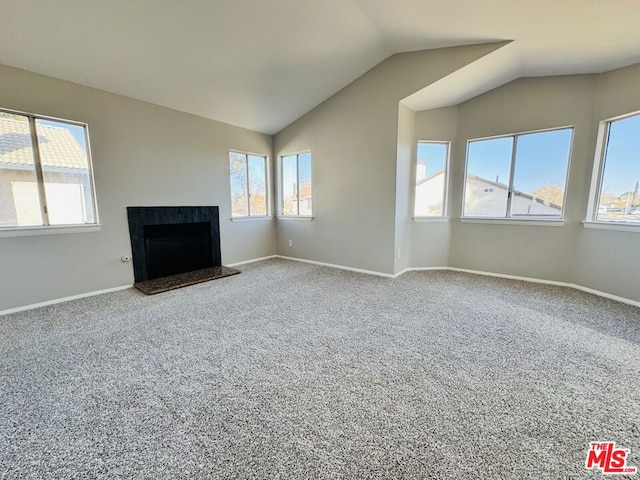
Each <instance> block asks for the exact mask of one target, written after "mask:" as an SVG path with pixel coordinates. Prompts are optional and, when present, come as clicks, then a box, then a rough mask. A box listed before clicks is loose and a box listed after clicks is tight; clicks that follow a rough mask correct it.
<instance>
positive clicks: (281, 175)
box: [278, 149, 314, 220]
mask: <svg viewBox="0 0 640 480" xmlns="http://www.w3.org/2000/svg"><path fill="white" fill-rule="evenodd" d="M306 153H308V154H309V155H310V156H311V179H310V182H309V183H310V184H311V198H312V203H311V215H300V202H299V201H298V202H297V210H298V213H284V168H283V166H282V162H283V159H284V157H293V156H295V157H296V197H297V198H300V155H304V154H306ZM313 177H314V175H313V155H312V154H311V149H306V150H299V151H296V152H291V153H285V154H281V155H280V160H279V162H278V181H279V188H278V217H279V218H285V219H300V220H311V219H313Z"/></svg>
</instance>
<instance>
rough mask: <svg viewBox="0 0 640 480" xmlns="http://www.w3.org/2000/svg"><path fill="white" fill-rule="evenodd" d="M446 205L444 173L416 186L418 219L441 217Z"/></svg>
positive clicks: (416, 213)
mask: <svg viewBox="0 0 640 480" xmlns="http://www.w3.org/2000/svg"><path fill="white" fill-rule="evenodd" d="M443 203H444V172H441V173H439V174H437V175H432V176H431V177H429V178H427V179H426V180H424V181H422V182H420V183H418V184H417V185H416V198H415V208H414V214H415V216H416V217H421V216H422V217H433V216H441V215H442V208H443Z"/></svg>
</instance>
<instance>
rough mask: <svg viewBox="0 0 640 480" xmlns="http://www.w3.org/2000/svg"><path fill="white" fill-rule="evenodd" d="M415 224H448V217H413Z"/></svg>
mask: <svg viewBox="0 0 640 480" xmlns="http://www.w3.org/2000/svg"><path fill="white" fill-rule="evenodd" d="M413 221H414V222H415V223H446V222H448V221H449V218H448V217H413Z"/></svg>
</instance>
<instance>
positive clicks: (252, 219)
mask: <svg viewBox="0 0 640 480" xmlns="http://www.w3.org/2000/svg"><path fill="white" fill-rule="evenodd" d="M230 220H231V221H232V222H233V223H236V222H238V223H241V222H257V221H261V220H273V217H272V216H269V215H255V216H251V217H231V218H230Z"/></svg>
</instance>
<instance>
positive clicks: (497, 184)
mask: <svg viewBox="0 0 640 480" xmlns="http://www.w3.org/2000/svg"><path fill="white" fill-rule="evenodd" d="M443 173H444V170H443V169H442V168H441V169H440V170H436V171H435V172H433V173H432V174H430V175H427V176H426V177H424V178H421V179H420V180H418V181H417V182H416V186H418V185H422V184H423V183H426V182H428V181H429V180H431V179H433V178H435V177H437V176H438V175H442V174H443ZM467 177H468V178H472V179H474V180H477V181H478V182H482V183H486V184H487V185H490V186H492V187H496V188H501V189H502V190H504V191H508V189H509V187H508V186H507V185H505V184H504V183H500V182H494V181H492V180H487V179H486V178H482V177H478V176H477V175H472V174H470V173H468V174H467ZM513 193H514V195H517V196H519V197H523V198H527V199H529V200H531V201H534V202H537V203H540V204H542V205H546V206H548V207H551V208H556V209H558V210H562V206H561V205H557V204H555V203H552V202H549V201H547V200H544V199H542V198H538V197H534V196H533V195H529V194H528V193H524V192H521V191H520V190H514V191H513Z"/></svg>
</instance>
